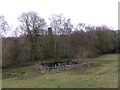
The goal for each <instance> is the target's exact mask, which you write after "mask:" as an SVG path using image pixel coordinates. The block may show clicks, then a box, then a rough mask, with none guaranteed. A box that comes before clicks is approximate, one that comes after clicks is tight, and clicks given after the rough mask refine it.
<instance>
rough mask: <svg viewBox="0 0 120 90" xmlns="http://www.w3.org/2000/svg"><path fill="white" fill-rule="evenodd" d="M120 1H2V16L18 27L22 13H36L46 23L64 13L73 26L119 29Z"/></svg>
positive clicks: (0, 3)
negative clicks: (105, 26) (119, 10)
mask: <svg viewBox="0 0 120 90" xmlns="http://www.w3.org/2000/svg"><path fill="white" fill-rule="evenodd" d="M118 1H119V0H0V15H1V14H2V15H4V16H5V18H6V20H7V22H8V23H9V24H10V25H12V26H14V27H16V26H17V25H18V20H17V18H18V17H19V16H20V15H21V14H22V12H27V11H36V12H37V13H38V14H39V15H40V16H41V17H43V18H45V20H46V21H48V20H49V17H51V15H52V14H53V13H54V14H60V13H62V14H63V15H64V16H65V17H66V18H71V20H72V23H73V24H78V23H79V22H80V23H86V24H91V25H103V24H105V25H107V26H110V27H112V28H113V29H118Z"/></svg>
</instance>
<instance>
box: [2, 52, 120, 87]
mask: <svg viewBox="0 0 120 90" xmlns="http://www.w3.org/2000/svg"><path fill="white" fill-rule="evenodd" d="M93 60H94V61H95V62H97V63H99V64H100V66H98V67H92V68H88V69H76V70H71V71H70V70H67V71H61V72H59V73H47V74H40V75H39V76H37V77H31V78H24V79H17V80H16V79H15V78H8V79H3V88H101V87H105V88H117V87H118V57H117V54H109V55H103V56H100V57H97V58H94V59H93ZM24 70H25V71H30V70H32V68H31V67H24V68H22V69H20V68H18V69H14V70H8V71H7V70H6V71H5V73H14V72H21V71H24ZM3 73H4V71H3Z"/></svg>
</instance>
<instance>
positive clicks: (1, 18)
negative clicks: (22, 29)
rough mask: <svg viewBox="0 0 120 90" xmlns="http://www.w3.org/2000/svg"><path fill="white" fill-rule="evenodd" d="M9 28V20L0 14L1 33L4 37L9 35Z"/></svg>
mask: <svg viewBox="0 0 120 90" xmlns="http://www.w3.org/2000/svg"><path fill="white" fill-rule="evenodd" d="M9 30H10V28H9V25H8V23H7V21H6V20H5V17H4V16H3V15H1V16H0V34H1V35H2V37H5V36H7V34H8V31H9Z"/></svg>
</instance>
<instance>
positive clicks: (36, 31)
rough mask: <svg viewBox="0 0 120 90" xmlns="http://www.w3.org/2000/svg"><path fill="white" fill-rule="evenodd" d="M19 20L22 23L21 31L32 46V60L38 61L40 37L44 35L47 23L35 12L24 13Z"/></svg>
mask: <svg viewBox="0 0 120 90" xmlns="http://www.w3.org/2000/svg"><path fill="white" fill-rule="evenodd" d="M18 19H19V21H20V22H21V26H20V28H21V30H23V32H24V34H25V35H26V36H27V39H28V40H29V42H30V44H31V60H36V58H37V48H38V39H39V35H42V34H43V32H44V29H45V27H46V22H45V20H44V19H43V18H41V17H40V16H39V15H38V14H37V13H36V12H33V11H31V12H27V13H23V14H22V15H21V16H20V17H19V18H18Z"/></svg>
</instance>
